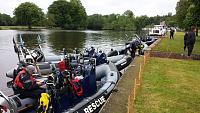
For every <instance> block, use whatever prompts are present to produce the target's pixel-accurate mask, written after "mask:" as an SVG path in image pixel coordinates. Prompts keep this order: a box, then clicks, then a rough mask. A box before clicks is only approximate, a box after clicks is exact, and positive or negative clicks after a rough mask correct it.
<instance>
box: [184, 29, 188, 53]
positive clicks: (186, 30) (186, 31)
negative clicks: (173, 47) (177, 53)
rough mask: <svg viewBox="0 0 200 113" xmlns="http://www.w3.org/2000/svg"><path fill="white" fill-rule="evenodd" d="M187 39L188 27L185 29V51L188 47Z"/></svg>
mask: <svg viewBox="0 0 200 113" xmlns="http://www.w3.org/2000/svg"><path fill="white" fill-rule="evenodd" d="M187 39H188V29H185V35H184V47H183V49H184V51H185V50H186V47H187Z"/></svg>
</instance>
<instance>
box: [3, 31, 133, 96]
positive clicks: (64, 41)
mask: <svg viewBox="0 0 200 113" xmlns="http://www.w3.org/2000/svg"><path fill="white" fill-rule="evenodd" d="M125 34H127V35H128V36H130V37H126V36H125ZM20 35H21V36H22V39H23V40H24V42H25V46H26V47H27V48H29V49H31V50H33V49H34V48H36V47H38V46H37V35H40V36H41V40H42V41H43V43H42V44H41V46H42V50H43V52H44V54H45V55H58V54H61V51H62V49H63V48H66V49H67V51H68V52H72V50H73V49H74V48H77V49H78V50H79V51H82V50H84V48H86V47H91V46H93V47H95V48H96V50H97V49H98V50H102V51H103V52H105V53H107V52H108V51H109V50H110V49H111V48H114V49H115V48H116V49H118V48H123V47H124V43H125V42H127V41H129V40H131V39H132V36H134V32H133V31H128V32H123V31H90V30H84V31H69V30H41V31H20V30H0V64H1V65H0V90H1V91H3V92H4V93H5V94H7V95H9V94H11V93H12V89H9V88H7V82H8V81H10V80H11V79H9V78H7V77H6V76H5V73H6V72H7V71H9V70H10V69H12V68H14V67H15V66H16V64H17V62H18V59H17V54H16V53H15V52H14V48H13V42H12V39H13V37H14V38H15V40H16V41H19V36H20Z"/></svg>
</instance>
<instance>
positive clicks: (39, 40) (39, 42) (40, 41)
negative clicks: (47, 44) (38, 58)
mask: <svg viewBox="0 0 200 113" xmlns="http://www.w3.org/2000/svg"><path fill="white" fill-rule="evenodd" d="M37 41H38V45H39V48H40V51H41V52H42V47H41V45H40V44H42V40H41V38H40V35H38V36H37Z"/></svg>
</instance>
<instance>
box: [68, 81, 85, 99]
mask: <svg viewBox="0 0 200 113" xmlns="http://www.w3.org/2000/svg"><path fill="white" fill-rule="evenodd" d="M70 84H71V86H72V89H73V90H74V92H75V93H76V95H77V96H82V95H83V88H82V86H81V84H80V80H79V79H78V78H76V79H74V80H70Z"/></svg>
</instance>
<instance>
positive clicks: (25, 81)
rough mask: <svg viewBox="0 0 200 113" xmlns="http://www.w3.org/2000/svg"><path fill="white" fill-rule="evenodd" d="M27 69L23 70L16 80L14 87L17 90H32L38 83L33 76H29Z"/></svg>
mask: <svg viewBox="0 0 200 113" xmlns="http://www.w3.org/2000/svg"><path fill="white" fill-rule="evenodd" d="M27 74H28V73H27V72H26V70H25V68H22V70H21V71H20V72H19V73H18V74H17V77H16V78H15V80H14V86H15V87H16V88H19V89H22V90H26V89H31V88H32V86H33V85H34V84H35V83H36V82H35V79H34V78H33V76H32V75H27Z"/></svg>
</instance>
